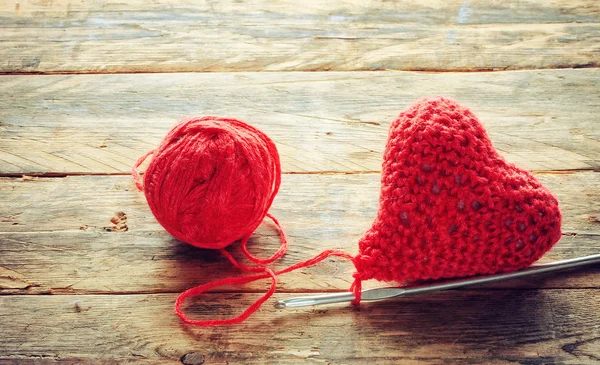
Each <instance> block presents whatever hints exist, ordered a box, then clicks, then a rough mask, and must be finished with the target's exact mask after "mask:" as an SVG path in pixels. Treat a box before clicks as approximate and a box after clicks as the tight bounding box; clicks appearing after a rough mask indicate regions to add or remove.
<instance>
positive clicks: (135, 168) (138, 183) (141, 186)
mask: <svg viewBox="0 0 600 365" xmlns="http://www.w3.org/2000/svg"><path fill="white" fill-rule="evenodd" d="M152 154H154V150H150V151H148V152H146V153H144V154H143V155H142V157H140V158H138V159H137V161H136V162H135V164H134V165H133V167H132V168H131V175H132V176H133V181H134V182H135V186H136V187H137V188H138V190H139V191H144V182H143V181H142V177H141V175H140V170H139V167H140V165H141V164H143V163H144V161H146V159H147V158H148V156H150V155H152Z"/></svg>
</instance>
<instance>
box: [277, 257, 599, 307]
mask: <svg viewBox="0 0 600 365" xmlns="http://www.w3.org/2000/svg"><path fill="white" fill-rule="evenodd" d="M598 263H600V254H596V255H590V256H584V257H577V258H574V259H568V260H562V261H556V262H551V263H548V264H540V265H535V266H531V267H528V268H526V269H523V270H519V271H514V272H509V273H500V274H494V275H487V276H478V277H474V278H468V279H461V280H450V281H443V282H441V283H429V284H421V285H413V286H407V287H403V288H393V287H391V288H376V289H367V290H363V291H362V299H361V300H362V301H375V300H383V299H389V298H394V297H399V296H409V295H417V294H424V293H430V292H434V291H440V290H448V289H456V288H462V287H465V286H470V285H477V284H489V283H495V282H499V281H504V280H510V279H517V278H522V277H527V276H531V275H537V274H544V273H549V272H555V271H559V270H565V269H571V268H575V267H581V266H586V265H591V264H598ZM352 300H354V293H351V292H347V293H334V294H323V295H313V296H307V297H298V298H290V299H286V300H280V301H278V302H276V303H275V308H278V309H283V308H296V307H306V306H310V305H321V304H331V303H343V302H351V301H352Z"/></svg>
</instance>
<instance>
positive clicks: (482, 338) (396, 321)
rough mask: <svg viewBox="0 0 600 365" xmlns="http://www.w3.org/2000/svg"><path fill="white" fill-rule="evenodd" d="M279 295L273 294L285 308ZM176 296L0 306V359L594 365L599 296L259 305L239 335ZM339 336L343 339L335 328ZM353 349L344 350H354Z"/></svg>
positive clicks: (239, 302) (505, 294) (212, 311)
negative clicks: (180, 312) (178, 309)
mask: <svg viewBox="0 0 600 365" xmlns="http://www.w3.org/2000/svg"><path fill="white" fill-rule="evenodd" d="M253 296H255V295H252V294H208V295H206V296H205V297H203V298H198V300H196V301H194V302H192V303H190V304H189V305H188V307H187V311H189V312H190V313H191V315H192V316H194V317H197V318H202V317H206V316H211V317H213V318H214V317H216V316H219V315H222V316H227V315H231V314H233V313H235V312H238V311H239V310H240V309H241V308H242V307H244V306H246V305H248V304H249V303H250V301H251V300H252V298H253ZM283 297H285V296H282V295H278V298H279V299H281V298H283ZM174 300H175V295H173V294H159V295H156V294H155V295H60V296H0V318H2V319H3V320H4V321H8V320H9V318H10V325H9V326H6V327H4V328H3V341H2V342H0V361H3V362H4V361H6V360H11V359H12V361H17V360H21V359H24V360H29V361H31V360H32V359H39V358H42V359H46V360H54V361H56V360H57V361H59V362H62V361H63V360H67V361H68V360H69V359H73V358H76V359H79V360H85V359H94V360H104V361H107V360H110V359H113V360H114V359H120V360H121V361H123V359H130V361H134V360H135V361H137V360H141V361H152V360H160V361H165V362H169V361H170V362H173V363H176V362H179V361H180V358H181V357H182V356H184V355H185V354H188V353H199V354H201V355H203V356H204V360H205V362H204V363H205V364H297V363H308V364H323V363H327V364H364V363H367V362H370V363H377V364H397V363H403V364H404V363H407V364H440V363H451V364H498V365H500V364H502V365H508V364H543V363H552V364H597V363H598V361H600V326H599V323H600V312H599V311H598V310H597V308H598V307H600V291H599V290H597V289H595V290H590V289H587V290H585V289H583V290H576V289H573V290H525V291H519V290H495V291H488V292H481V291H452V292H445V293H438V294H435V295H430V296H423V297H418V298H417V297H415V298H405V299H399V300H394V301H387V302H380V303H372V304H365V305H362V306H361V308H360V310H358V309H352V308H350V307H344V306H341V307H336V306H333V307H323V308H320V309H312V310H311V309H298V310H276V309H274V308H273V307H272V306H268V305H266V306H264V307H263V308H262V309H261V310H260V311H259V312H258V313H257V314H256V315H255V316H254V317H252V318H251V319H250V320H249V321H248V322H246V323H244V324H241V325H238V326H235V327H218V328H190V327H188V326H185V325H182V324H181V323H180V322H179V319H178V318H177V317H176V316H175V315H174V314H173V312H172V305H173V301H174ZM340 329H343V330H340ZM350 344H351V345H350Z"/></svg>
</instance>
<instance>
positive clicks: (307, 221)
mask: <svg viewBox="0 0 600 365" xmlns="http://www.w3.org/2000/svg"><path fill="white" fill-rule="evenodd" d="M537 177H538V178H539V179H540V180H541V181H542V183H543V184H545V185H546V186H547V187H548V188H550V189H551V190H552V191H553V192H554V193H555V194H556V195H557V196H558V198H559V201H560V204H561V208H562V212H563V216H564V221H563V231H564V232H565V235H566V236H564V237H563V239H562V240H561V241H560V242H559V243H558V244H557V246H556V247H555V248H554V249H553V250H552V251H551V252H549V253H548V254H547V255H546V256H545V257H544V261H549V260H559V259H566V258H572V257H577V256H584V255H591V254H594V253H597V252H599V251H600V224H599V221H598V218H597V217H600V196H599V194H600V191H599V190H598V189H597V187H598V186H600V173H597V172H580V173H569V174H538V175H537ZM378 194H379V175H378V174H365V175H284V177H283V184H282V189H281V192H280V194H279V195H278V197H277V199H276V200H275V204H274V206H273V209H272V210H271V212H272V213H273V214H275V215H276V216H277V217H278V218H279V219H280V220H281V221H282V222H283V224H284V227H285V229H286V231H287V233H288V235H289V237H290V250H289V253H288V254H287V255H286V256H285V257H284V258H283V259H282V260H280V261H278V262H277V264H276V265H275V266H276V267H280V268H283V267H287V266H289V265H292V264H294V263H296V262H299V261H302V260H306V259H308V258H310V257H313V256H315V255H317V254H318V253H320V252H321V251H323V250H325V249H328V248H341V249H344V250H346V251H348V252H350V253H355V252H356V245H357V244H356V242H357V241H358V239H359V238H360V237H361V235H362V234H363V233H364V232H365V231H366V230H367V229H368V228H369V227H370V225H371V223H372V220H373V218H374V216H375V214H376V210H377V200H378V199H377V197H378ZM0 195H2V196H3V197H4V199H5V201H6V203H5V204H4V205H3V206H2V207H1V208H0V231H1V233H0V294H17V293H21V294H39V293H50V292H52V293H55V294H59V293H63V294H64V293H165V292H167V293H172V292H180V291H183V290H185V289H187V288H188V287H191V286H193V285H197V284H200V283H203V282H206V281H208V280H212V279H217V278H223V277H227V276H232V275H237V274H238V272H237V271H236V270H234V269H233V268H232V267H231V265H230V264H229V263H228V262H226V260H224V258H223V257H221V256H220V255H219V254H218V253H217V252H214V251H209V250H199V249H195V248H193V247H191V246H189V245H185V244H182V243H180V242H178V241H176V240H175V239H173V238H172V237H171V236H170V235H168V234H167V233H166V232H165V231H164V230H163V229H162V227H161V226H160V225H159V224H158V223H157V222H156V221H155V219H154V218H153V216H152V214H151V212H150V211H149V208H148V206H147V205H146V202H145V198H144V196H143V194H142V193H140V192H138V191H137V190H136V189H135V187H134V186H133V183H132V181H131V178H130V177H128V176H77V177H73V176H71V177H66V178H33V179H25V181H23V179H12V178H4V179H0ZM119 211H121V212H124V214H125V216H126V218H125V219H124V222H121V223H120V224H115V223H114V222H111V219H112V218H113V217H114V216H115V212H119ZM277 246H278V237H277V233H276V231H275V230H274V228H273V226H272V225H270V224H268V223H265V224H263V226H262V227H261V228H260V229H259V230H258V231H257V232H256V234H255V235H254V237H253V238H252V240H251V250H252V252H255V253H256V254H257V255H259V256H261V257H266V256H267V255H269V254H270V253H272V252H273V251H274V250H275V248H276V247H277ZM233 247H234V248H233V249H232V251H233V253H234V255H235V256H236V257H238V258H239V259H242V258H243V255H242V254H241V252H240V251H239V248H238V247H237V245H234V246H233ZM599 269H600V268H599ZM353 270H354V269H353V267H352V264H350V263H348V262H346V261H344V260H339V259H330V260H327V261H325V262H323V263H322V264H319V265H318V266H316V267H314V268H311V269H305V270H300V271H298V272H295V273H292V274H289V275H285V276H282V277H281V278H280V285H279V290H281V291H292V292H295V291H339V290H345V289H347V288H348V287H349V286H350V284H351V280H352V273H353ZM598 273H600V271H598V270H594V269H589V270H584V271H582V272H579V273H570V274H565V275H555V276H552V277H544V278H542V279H539V278H536V279H532V280H529V281H521V282H518V283H515V282H512V283H510V284H507V285H508V286H509V287H515V286H516V287H546V288H578V287H579V288H600V280H599V279H598ZM265 285H267V283H266V282H258V283H253V284H250V285H248V286H246V287H244V288H240V287H224V288H219V289H218V290H225V291H240V290H241V291H262V290H264V289H265ZM368 285H369V286H377V285H380V284H379V283H377V282H369V283H368Z"/></svg>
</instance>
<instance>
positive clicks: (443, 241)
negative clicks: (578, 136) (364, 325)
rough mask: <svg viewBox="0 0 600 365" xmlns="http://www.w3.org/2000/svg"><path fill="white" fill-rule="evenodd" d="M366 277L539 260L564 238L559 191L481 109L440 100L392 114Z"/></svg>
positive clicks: (453, 273)
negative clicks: (496, 139) (499, 136)
mask: <svg viewBox="0 0 600 365" xmlns="http://www.w3.org/2000/svg"><path fill="white" fill-rule="evenodd" d="M379 204H380V207H379V211H378V214H377V217H376V219H375V222H374V223H373V225H372V227H371V229H370V230H369V231H368V232H367V233H366V234H365V235H364V236H363V237H362V239H361V240H360V242H359V254H358V256H357V257H356V259H355V264H356V266H357V273H356V274H355V276H356V277H357V279H359V280H367V279H371V278H374V279H377V280H382V281H395V282H401V283H402V282H410V281H417V280H424V279H439V278H451V277H461V276H469V275H475V274H491V273H495V272H501V271H511V270H516V269H519V268H523V267H526V266H529V265H531V264H532V263H533V262H535V261H536V260H538V259H539V258H540V257H541V256H542V255H543V254H544V253H545V252H547V251H548V250H549V249H550V248H551V247H552V245H554V243H556V242H557V241H558V240H559V238H560V236H561V230H560V222H561V214H560V211H559V208H558V202H557V200H556V198H555V197H554V196H553V195H552V194H551V193H550V191H548V190H547V189H546V188H545V187H543V186H542V185H541V184H540V182H539V181H538V180H537V179H535V178H534V177H533V176H532V175H531V174H530V173H528V172H527V171H525V170H522V169H520V168H518V167H516V166H514V165H513V164H511V163H508V162H506V161H505V160H504V159H503V158H502V157H501V156H500V155H499V154H498V153H497V152H496V150H495V149H494V147H493V146H492V143H491V141H490V139H489V138H488V136H487V134H486V132H485V130H484V128H483V126H482V125H481V123H480V122H479V120H478V119H477V118H476V117H475V115H474V114H473V113H472V112H471V111H470V110H469V109H467V108H465V107H463V106H461V105H459V104H458V103H457V102H456V101H454V100H450V99H447V98H442V97H435V98H427V99H423V100H420V101H418V102H417V103H415V104H414V105H412V106H411V107H409V108H408V109H407V110H405V111H404V112H402V113H401V114H400V115H399V116H398V118H397V119H396V120H394V121H393V123H392V125H391V127H390V132H389V137H388V141H387V146H386V150H385V154H384V162H383V172H382V178H381V195H380V199H379Z"/></svg>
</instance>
